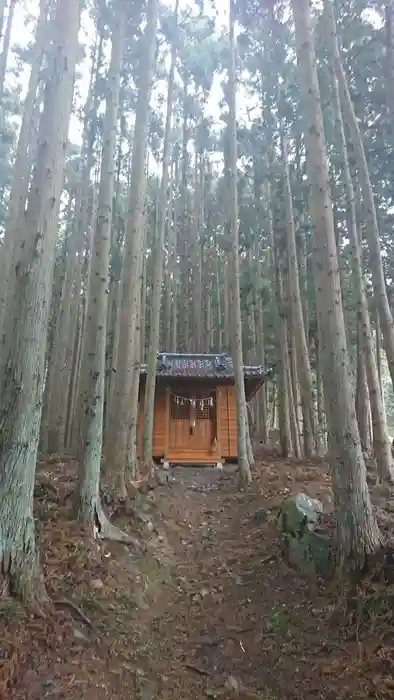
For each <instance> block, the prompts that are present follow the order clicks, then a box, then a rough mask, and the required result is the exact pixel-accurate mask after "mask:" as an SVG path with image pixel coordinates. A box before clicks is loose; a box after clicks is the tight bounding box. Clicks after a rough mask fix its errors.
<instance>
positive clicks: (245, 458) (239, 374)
mask: <svg viewBox="0 0 394 700" xmlns="http://www.w3.org/2000/svg"><path fill="white" fill-rule="evenodd" d="M229 1H230V20H229V35H230V36H229V40H230V59H229V60H230V63H229V89H228V107H229V141H230V152H229V166H230V168H229V169H230V176H229V188H230V212H231V213H230V231H231V256H230V266H231V273H232V274H231V283H232V285H233V293H232V301H233V307H232V313H233V319H234V321H233V324H234V330H233V334H232V335H233V342H232V356H233V363H234V377H235V387H236V393H237V429H238V467H239V475H240V485H241V486H244V485H247V484H250V483H251V481H252V474H251V471H250V462H249V457H250V454H248V443H247V430H246V428H247V426H246V421H247V413H246V398H245V379H244V369H243V353H242V320H241V300H240V296H241V295H240V270H239V240H238V191H237V190H238V187H237V116H236V89H237V87H236V46H235V35H234V22H235V18H234V14H235V8H234V0H229Z"/></svg>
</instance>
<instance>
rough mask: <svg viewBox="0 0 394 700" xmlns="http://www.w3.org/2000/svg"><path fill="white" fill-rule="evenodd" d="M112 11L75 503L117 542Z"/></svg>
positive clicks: (119, 30)
mask: <svg viewBox="0 0 394 700" xmlns="http://www.w3.org/2000/svg"><path fill="white" fill-rule="evenodd" d="M114 12H115V20H114V27H113V30H112V39H111V41H112V51H111V62H110V66H109V71H108V80H107V90H108V94H107V100H106V111H105V117H104V124H103V150H102V158H101V176H100V188H99V196H98V212H97V220H96V227H95V232H94V239H93V250H92V268H91V276H90V283H89V287H88V297H87V315H86V326H85V334H86V342H85V346H84V352H85V362H83V363H82V364H83V367H84V369H85V370H86V371H87V373H88V377H87V380H88V381H87V397H86V398H87V401H86V403H87V410H86V412H85V417H84V425H83V428H82V435H83V442H82V449H81V454H80V459H79V471H78V487H77V491H76V498H75V508H76V513H77V517H78V519H79V520H81V521H82V522H84V523H86V524H88V525H90V527H92V528H93V527H95V526H96V527H97V526H98V528H99V530H100V533H101V536H104V537H109V538H110V539H116V540H119V541H132V540H131V538H129V537H128V536H127V535H125V534H124V533H122V532H120V531H119V530H117V528H115V527H114V526H112V525H111V524H110V523H109V521H108V520H107V518H106V516H105V515H104V513H103V510H102V508H101V504H100V495H99V486H100V464H101V450H102V444H103V418H104V389H105V351H106V340H107V327H106V324H107V312H108V294H107V292H108V285H109V262H110V249H111V224H112V206H113V192H114V163H115V150H116V124H117V119H118V109H119V92H120V75H121V61H122V54H123V43H124V32H125V25H126V20H127V13H126V5H125V3H124V0H117V3H116V5H115V8H114Z"/></svg>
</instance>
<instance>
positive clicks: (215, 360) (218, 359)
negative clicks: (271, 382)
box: [140, 352, 273, 380]
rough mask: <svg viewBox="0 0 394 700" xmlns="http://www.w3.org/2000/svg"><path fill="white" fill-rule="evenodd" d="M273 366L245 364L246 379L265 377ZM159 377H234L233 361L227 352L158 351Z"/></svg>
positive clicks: (145, 371)
mask: <svg viewBox="0 0 394 700" xmlns="http://www.w3.org/2000/svg"><path fill="white" fill-rule="evenodd" d="M140 371H141V374H142V375H144V374H146V373H147V365H141V370H140ZM272 371H273V368H270V369H267V368H266V367H264V366H263V365H247V366H244V376H245V379H252V378H255V379H260V380H262V379H264V377H266V376H267V375H270V374H271V373H272ZM156 372H157V376H158V377H184V378H193V377H195V378H201V379H203V378H206V379H233V378H234V367H233V361H232V359H231V357H230V356H229V355H227V353H210V354H189V353H164V352H162V353H158V356H157V370H156Z"/></svg>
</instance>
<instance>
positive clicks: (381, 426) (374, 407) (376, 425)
mask: <svg viewBox="0 0 394 700" xmlns="http://www.w3.org/2000/svg"><path fill="white" fill-rule="evenodd" d="M325 9H326V16H327V27H328V30H329V31H328V47H329V51H330V57H331V65H332V68H333V71H334V70H335V66H336V65H337V63H338V62H339V60H340V59H339V52H338V43H337V41H336V33H335V32H336V28H335V20H334V15H333V7H332V0H326V3H325ZM332 90H333V92H332V96H333V107H334V114H335V119H336V126H337V136H338V139H339V148H340V154H341V160H342V168H343V175H344V181H345V188H346V199H347V205H348V234H349V239H350V244H351V251H352V273H353V275H352V277H353V285H354V289H355V295H356V301H357V306H358V313H359V319H360V320H359V322H360V323H361V327H362V331H363V340H362V348H363V358H364V360H365V369H366V373H367V379H368V388H369V399H370V404H371V415H372V426H373V446H374V453H375V457H376V461H377V467H378V473H379V476H380V477H381V478H382V479H386V480H388V481H390V482H391V483H394V465H393V461H392V456H391V445H390V441H389V434H388V428H387V423H386V415H385V411H384V405H383V400H382V392H381V387H380V382H379V375H378V369H377V365H376V355H375V348H374V342H373V337H372V330H371V322H370V316H369V310H368V302H367V297H366V294H365V288H364V279H363V270H362V264H361V250H360V242H359V236H358V231H357V222H356V209H355V198H354V189H353V183H352V177H351V173H350V168H349V159H348V153H347V148H346V140H345V130H344V125H343V120H342V113H341V106H340V100H339V91H338V83H337V80H336V76H335V74H333V76H332Z"/></svg>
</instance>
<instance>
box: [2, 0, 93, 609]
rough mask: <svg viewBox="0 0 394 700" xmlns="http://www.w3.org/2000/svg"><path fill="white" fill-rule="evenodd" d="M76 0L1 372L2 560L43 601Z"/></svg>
mask: <svg viewBox="0 0 394 700" xmlns="http://www.w3.org/2000/svg"><path fill="white" fill-rule="evenodd" d="M79 20H80V4H79V3H77V2H73V3H70V2H69V0H58V3H57V8H56V16H55V20H54V40H53V44H52V46H51V50H50V53H49V56H48V59H49V65H48V71H47V74H46V75H47V79H46V89H45V99H44V108H43V112H42V115H41V120H40V131H39V146H38V152H37V160H36V167H35V171H34V175H33V182H32V187H31V190H30V194H29V198H28V204H27V211H26V218H25V228H24V233H25V237H24V241H23V243H24V245H23V257H22V256H20V259H19V260H18V261H17V264H16V266H15V269H13V270H12V275H13V276H15V290H16V306H15V310H16V313H15V317H14V328H13V333H12V338H13V342H12V347H11V348H10V351H9V354H8V357H7V362H6V372H5V374H4V376H3V377H2V397H3V401H2V415H1V420H0V425H1V431H0V513H1V516H0V517H1V532H2V536H1V542H0V561H1V569H2V573H3V576H4V577H5V579H6V580H7V581H8V582H9V585H10V590H11V591H12V592H13V593H14V594H17V595H19V596H21V598H22V599H24V600H26V601H29V602H32V601H35V602H36V603H37V604H38V605H41V604H44V605H45V604H46V602H47V599H46V593H45V589H44V584H43V581H42V577H41V571H40V564H39V556H38V552H37V547H36V542H35V532H34V519H33V490H34V476H35V469H36V461H37V451H38V443H39V434H40V420H41V410H42V395H43V389H44V377H45V350H46V339H47V326H48V313H49V307H50V303H51V294H52V278H53V266H54V253H55V239H56V231H57V219H58V214H59V207H60V195H61V190H62V184H63V169H64V164H65V158H66V150H67V134H68V128H69V121H70V115H71V108H72V99H73V88H74V71H75V64H76V57H77V51H78V29H79Z"/></svg>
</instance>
